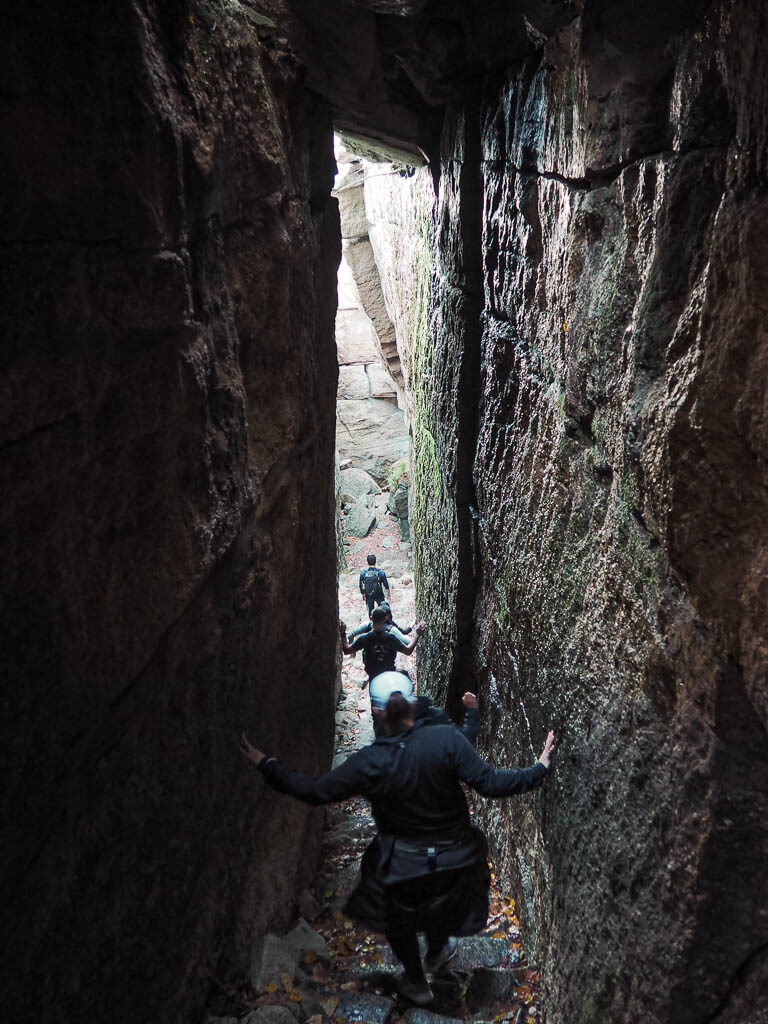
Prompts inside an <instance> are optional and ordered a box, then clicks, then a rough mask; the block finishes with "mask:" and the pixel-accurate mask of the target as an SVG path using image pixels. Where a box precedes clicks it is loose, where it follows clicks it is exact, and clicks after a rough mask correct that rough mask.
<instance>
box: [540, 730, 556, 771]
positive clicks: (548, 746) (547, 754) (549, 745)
mask: <svg viewBox="0 0 768 1024" xmlns="http://www.w3.org/2000/svg"><path fill="white" fill-rule="evenodd" d="M555 746H556V743H555V734H554V732H552V730H551V729H550V730H549V732H548V733H547V738H546V739H545V740H544V749H543V750H542V752H541V754H540V755H539V761H540V762H541V764H543V765H544V767H545V768H549V766H550V764H551V763H552V752H553V751H554V749H555Z"/></svg>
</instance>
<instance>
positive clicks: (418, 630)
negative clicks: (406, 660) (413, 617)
mask: <svg viewBox="0 0 768 1024" xmlns="http://www.w3.org/2000/svg"><path fill="white" fill-rule="evenodd" d="M426 628H427V624H426V622H417V623H416V625H415V626H414V628H413V636H412V637H411V639H410V640H409V641H408V643H406V645H405V646H404V647H401V648H400V651H401V653H402V654H413V652H414V651H415V650H416V644H417V643H418V640H419V637H420V636H421V634H422V633H423V632H424V630H425V629H426Z"/></svg>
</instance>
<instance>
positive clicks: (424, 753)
mask: <svg viewBox="0 0 768 1024" xmlns="http://www.w3.org/2000/svg"><path fill="white" fill-rule="evenodd" d="M427 710H428V711H434V712H437V713H438V714H444V713H443V712H440V711H439V710H438V709H437V708H429V707H428V708H427ZM445 717H446V718H447V716H445ZM449 721H450V720H449ZM259 768H260V771H261V772H262V773H263V775H264V777H265V778H266V780H267V782H268V783H269V784H270V785H271V786H273V787H274V788H275V789H277V790H279V791H280V792H281V793H289V794H290V795H291V796H295V797H297V798H298V799H299V800H304V801H305V802H306V803H310V804H327V803H332V802H333V801H336V800H346V799H347V798H348V797H350V796H354V795H356V794H359V795H362V796H364V797H367V798H368V800H369V801H370V803H371V809H372V811H373V816H374V818H375V819H376V824H377V825H378V828H379V834H378V835H377V836H376V838H375V839H374V840H373V842H372V843H371V844H370V846H369V847H368V849H367V850H366V852H365V854H364V855H363V860H362V863H361V865H360V868H361V877H360V882H359V884H358V885H357V887H356V888H355V890H354V891H353V892H352V894H351V896H350V898H349V900H348V901H347V904H346V907H345V909H346V912H347V913H348V914H349V915H350V916H351V917H354V918H356V919H357V920H359V921H363V922H365V923H366V924H367V925H368V926H369V927H370V928H373V929H374V930H376V931H383V932H385V933H387V932H388V931H389V930H391V929H392V928H398V929H402V928H403V927H406V928H407V929H410V930H414V931H419V930H421V931H427V932H429V931H430V930H431V931H433V932H438V933H440V934H443V935H475V934H477V932H479V931H481V930H482V929H483V928H484V927H485V924H486V920H487V916H488V887H489V883H490V876H489V873H488V863H487V857H488V850H487V846H486V843H485V838H484V836H483V834H482V833H481V832H480V831H479V830H478V829H476V828H474V827H473V826H472V825H471V823H470V818H469V810H468V808H467V802H466V800H465V798H464V792H463V790H462V788H461V783H462V782H464V783H466V784H467V785H468V786H471V787H472V789H475V790H476V791H477V792H478V793H481V794H482V795H483V796H490V797H504V796H511V795H512V794H514V793H524V792H526V790H529V789H533V788H534V787H535V786H538V785H539V784H540V783H541V781H542V779H543V778H544V776H545V775H546V774H547V769H546V768H545V767H544V765H543V764H541V763H540V762H536V764H534V765H532V766H531V767H530V768H523V769H519V770H514V769H513V770H510V771H504V770H496V769H494V768H492V767H491V765H489V764H487V763H486V762H485V761H483V760H482V758H480V757H478V755H477V754H476V753H475V751H474V750H473V749H472V747H471V746H470V744H469V743H468V742H467V740H466V739H465V738H464V736H462V734H461V733H460V732H459V731H458V729H457V728H456V727H455V726H454V725H453V724H446V725H435V724H434V723H433V720H432V719H431V717H430V715H429V714H424V715H422V717H421V718H419V719H418V720H417V721H416V722H415V723H414V725H413V728H412V729H409V730H408V731H407V732H403V733H400V734H398V735H397V736H382V737H381V738H379V739H377V740H376V741H375V742H374V743H372V744H371V745H370V746H368V747H364V748H363V749H362V750H358V751H357V753H355V754H352V756H351V757H348V758H347V760H346V761H344V763H343V764H341V765H339V767H338V768H335V769H334V770H333V771H331V772H328V773H327V774H326V775H321V776H319V777H318V778H314V777H313V776H311V775H305V774H303V773H302V772H294V771H291V770H290V769H289V768H286V767H285V765H283V764H281V763H280V762H279V761H277V760H276V759H274V758H265V759H264V760H263V761H262V762H261V765H260V766H259ZM435 872H438V873H440V872H445V873H446V874H445V875H444V876H443V877H444V878H446V879H449V880H450V882H449V889H448V891H447V892H446V893H445V894H444V895H443V896H441V897H440V899H439V900H437V901H436V900H427V901H425V902H423V903H418V904H417V905H413V906H410V905H405V904H403V902H402V899H401V897H400V889H401V883H405V884H411V881H412V880H413V879H418V878H423V877H424V876H428V875H433V874H434V873H435Z"/></svg>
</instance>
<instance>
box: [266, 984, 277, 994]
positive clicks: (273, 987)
mask: <svg viewBox="0 0 768 1024" xmlns="http://www.w3.org/2000/svg"><path fill="white" fill-rule="evenodd" d="M264 991H265V992H277V985H276V984H275V983H274V981H268V982H267V984H266V985H265V986H264Z"/></svg>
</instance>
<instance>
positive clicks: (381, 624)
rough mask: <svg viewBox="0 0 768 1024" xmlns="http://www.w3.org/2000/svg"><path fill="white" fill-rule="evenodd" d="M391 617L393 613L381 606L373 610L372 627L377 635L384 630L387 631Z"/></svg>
mask: <svg viewBox="0 0 768 1024" xmlns="http://www.w3.org/2000/svg"><path fill="white" fill-rule="evenodd" d="M391 615H392V613H391V612H386V611H384V609H383V608H382V607H381V605H379V606H378V608H374V609H373V611H372V612H371V625H372V626H373V628H374V630H375V631H376V632H377V633H380V632H381V631H382V629H386V626H387V619H388V618H390V617H391Z"/></svg>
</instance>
